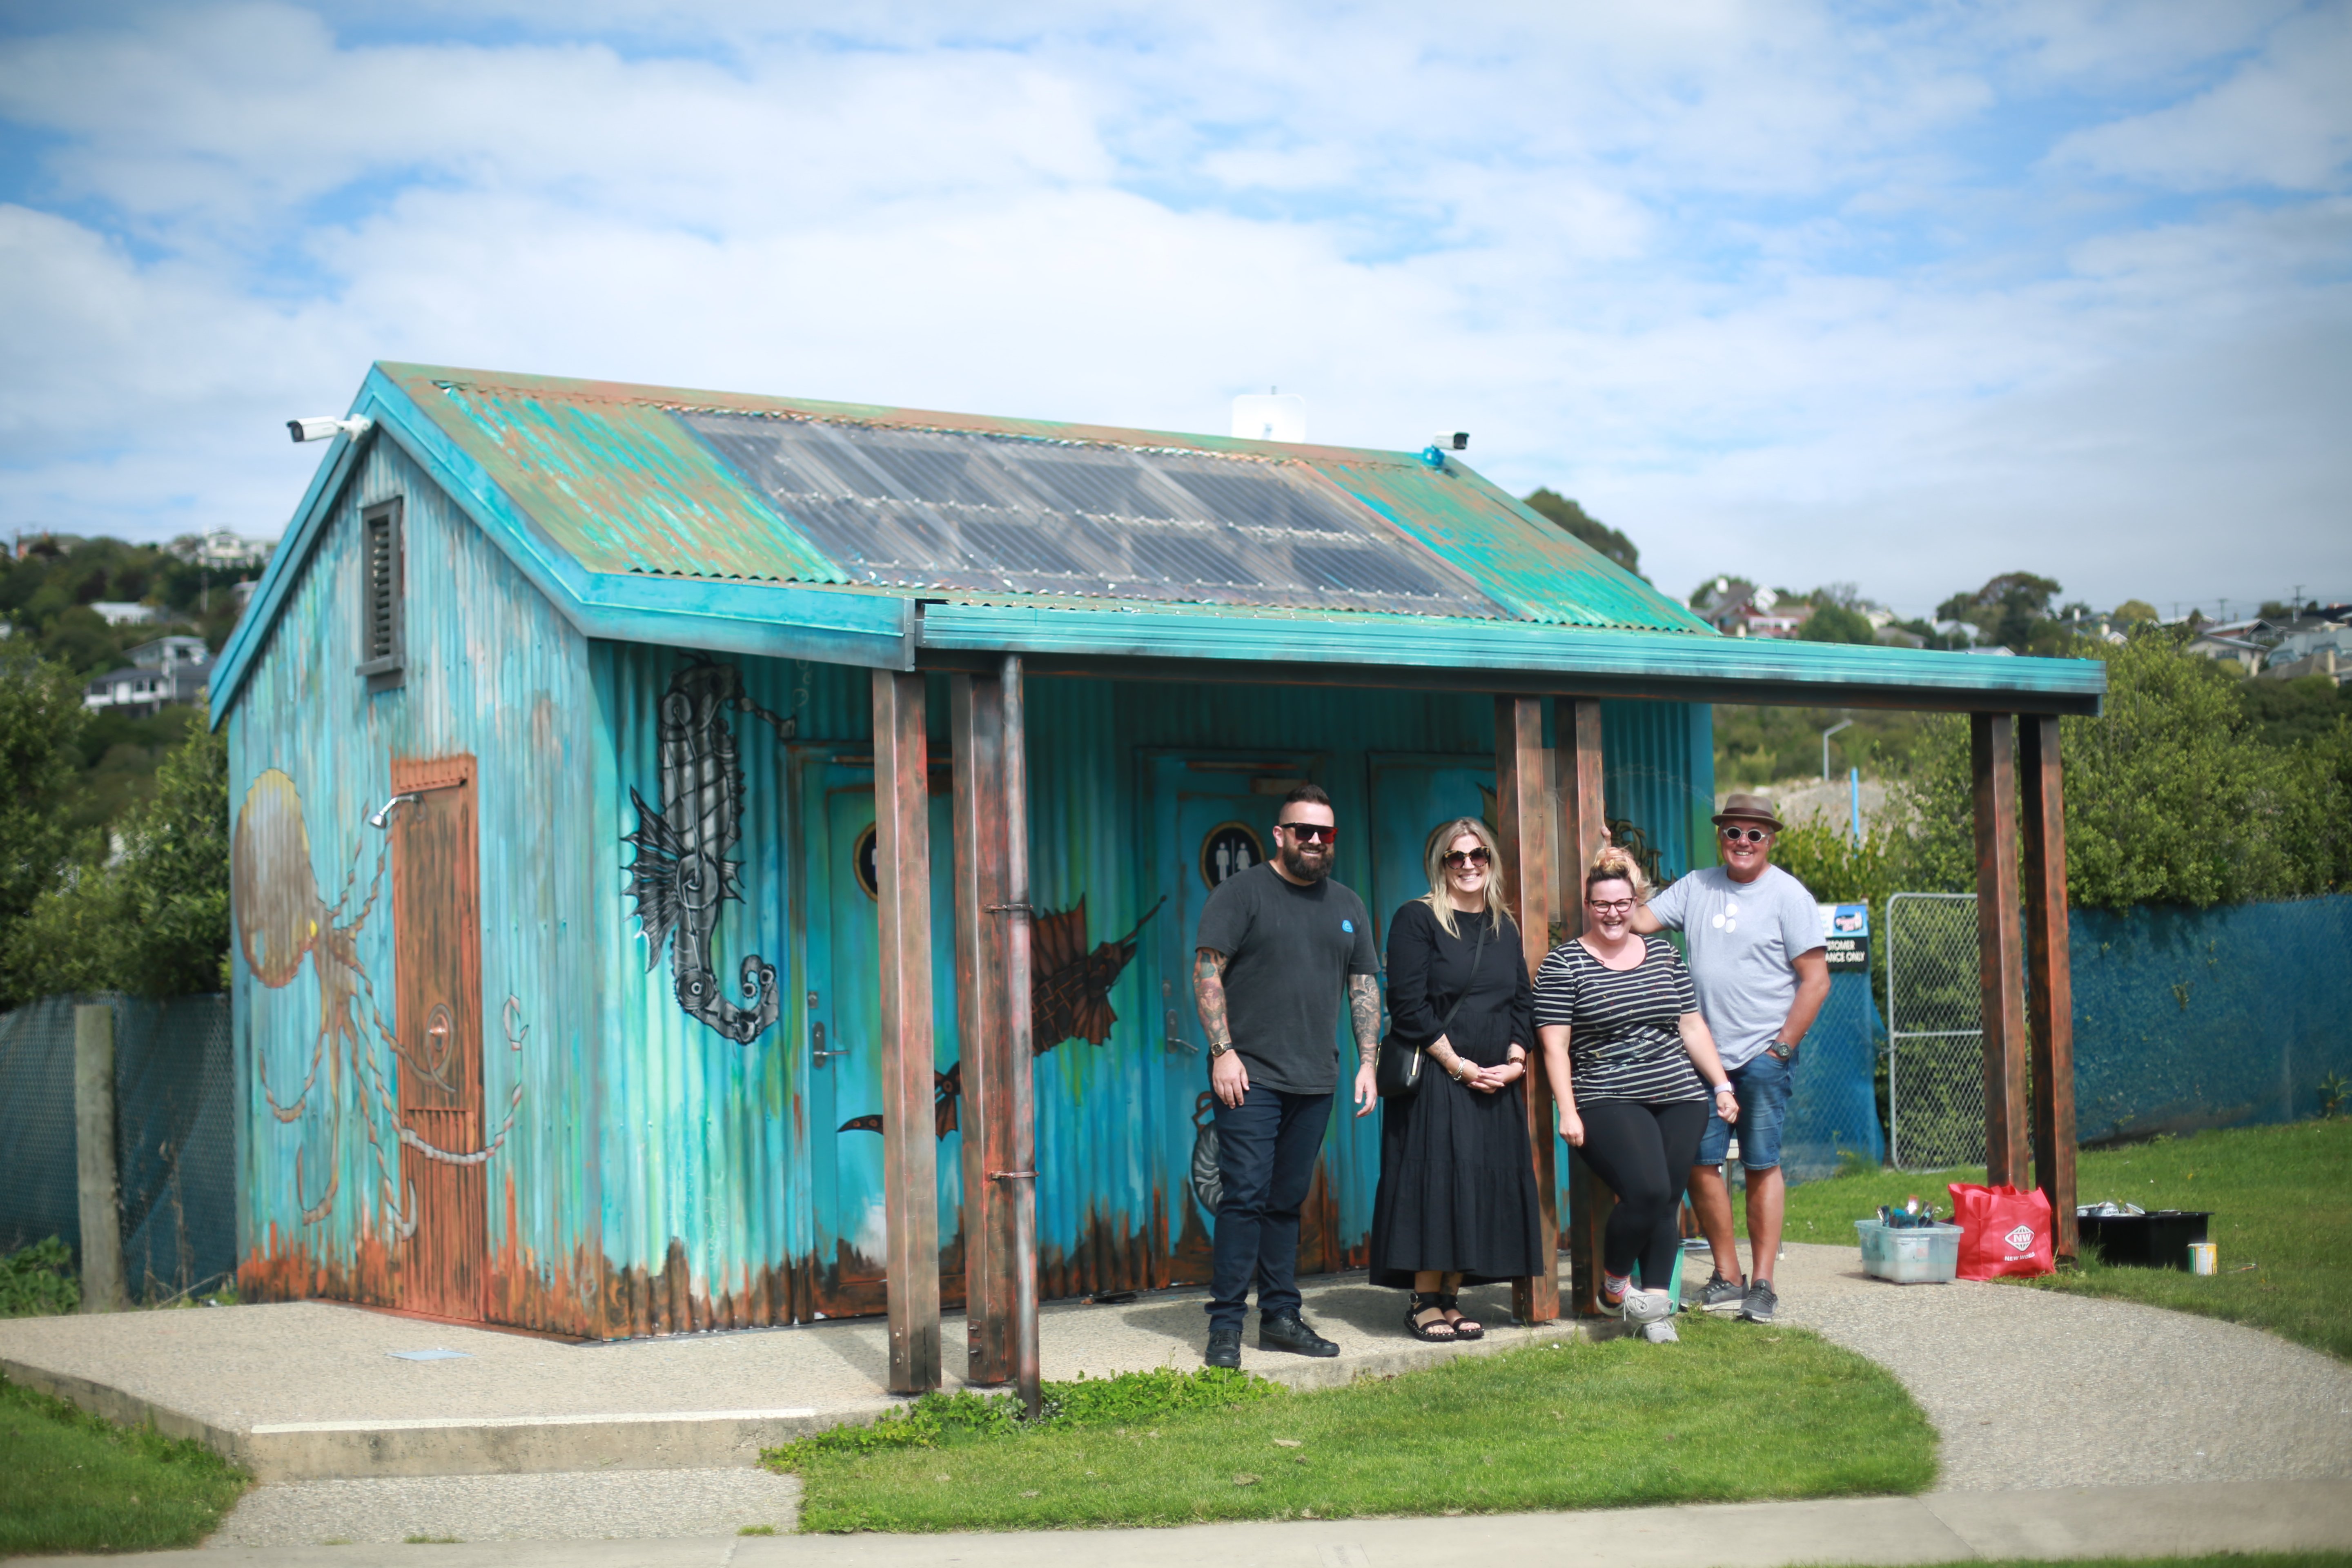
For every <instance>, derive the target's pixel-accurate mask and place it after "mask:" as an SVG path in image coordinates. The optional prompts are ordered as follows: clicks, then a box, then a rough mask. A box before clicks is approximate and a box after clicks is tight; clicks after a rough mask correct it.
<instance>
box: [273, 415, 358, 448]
mask: <svg viewBox="0 0 2352 1568" xmlns="http://www.w3.org/2000/svg"><path fill="white" fill-rule="evenodd" d="M374 427H375V421H374V420H373V419H358V418H354V419H332V418H328V417H325V416H320V417H318V418H315V419H289V420H288V421H287V422H286V433H287V434H288V435H289V436H291V437H294V439H295V441H296V443H297V444H298V445H299V443H301V442H304V441H327V440H331V439H333V438H334V437H337V436H349V437H351V438H352V440H354V441H356V440H358V439H359V438H360V437H362V436H364V435H366V434H367V433H368V432H369V431H370V430H372V429H373V428H374Z"/></svg>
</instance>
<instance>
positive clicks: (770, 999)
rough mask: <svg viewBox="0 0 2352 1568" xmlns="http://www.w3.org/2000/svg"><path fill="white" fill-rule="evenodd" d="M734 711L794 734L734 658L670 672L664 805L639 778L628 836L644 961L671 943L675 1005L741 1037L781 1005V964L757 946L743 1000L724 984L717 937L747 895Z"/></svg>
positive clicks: (740, 1041)
mask: <svg viewBox="0 0 2352 1568" xmlns="http://www.w3.org/2000/svg"><path fill="white" fill-rule="evenodd" d="M729 710H735V711H737V712H742V713H749V714H751V715H752V716H753V717H755V718H758V719H760V720H761V721H764V722H766V723H767V724H769V725H770V726H772V728H773V729H774V730H775V731H776V733H777V734H778V735H779V736H781V737H782V738H783V739H785V740H790V739H791V738H792V735H793V721H792V720H790V719H779V718H777V717H776V716H775V715H774V714H772V713H771V712H769V711H768V710H766V709H764V708H762V707H761V706H760V705H759V704H758V703H757V702H754V701H752V700H751V698H750V697H749V696H748V695H746V694H745V692H744V690H743V676H742V672H741V671H740V670H739V669H737V668H735V666H733V665H731V664H713V663H711V662H709V660H707V659H697V660H695V661H694V662H692V663H689V664H688V665H687V666H686V667H685V668H682V669H680V670H679V671H678V672H677V674H676V675H673V676H672V677H670V682H669V689H668V690H667V691H665V692H664V693H663V694H662V700H661V717H660V722H659V729H658V731H657V733H658V737H659V741H660V745H661V808H660V809H659V810H656V809H655V808H654V807H652V806H650V805H646V799H645V796H643V795H639V794H638V793H637V791H636V788H635V786H634V785H632V786H631V787H630V790H629V800H630V802H631V804H633V805H635V807H636V808H637V830H636V831H635V833H631V834H626V835H624V836H623V838H622V842H623V843H625V844H634V845H635V846H636V850H637V853H636V858H635V859H634V860H632V861H631V862H630V864H629V886H628V893H629V897H631V898H633V899H635V900H636V904H637V910H636V913H637V925H638V929H639V930H641V931H644V933H645V937H646V970H647V971H648V972H650V971H651V970H652V969H653V967H654V965H655V964H656V963H660V962H661V951H662V946H663V944H664V943H666V942H667V944H668V945H669V950H670V955H669V962H670V974H671V976H672V978H673V981H674V983H675V988H676V990H677V1005H678V1006H679V1007H680V1008H681V1009H682V1010H683V1011H684V1012H685V1014H686V1016H688V1017H689V1018H693V1019H696V1020H698V1021H699V1022H701V1023H704V1024H707V1025H709V1026H710V1027H711V1028H713V1029H716V1030H718V1031H719V1033H720V1034H721V1035H724V1036H726V1037H727V1038H729V1039H730V1040H732V1041H734V1042H735V1043H736V1044H737V1045H739V1046H748V1045H750V1044H751V1042H752V1041H753V1040H755V1039H757V1038H759V1037H760V1034H761V1031H762V1030H764V1029H765V1028H767V1027H768V1026H769V1025H771V1024H772V1023H774V1022H775V1021H776V1018H777V1016H778V1015H779V1014H780V1013H781V1012H782V996H781V994H779V992H778V990H777V988H776V969H775V965H773V964H772V963H768V962H767V961H766V960H765V959H763V958H761V956H760V955H759V954H758V953H756V952H755V953H751V954H748V955H746V956H745V958H744V959H743V962H742V963H741V964H740V966H739V967H738V969H737V987H738V990H739V992H740V995H741V998H742V1000H741V1002H740V1004H738V1003H737V1002H734V1001H731V1000H730V999H729V998H728V997H727V995H726V994H724V987H722V986H721V984H719V972H718V968H717V965H716V963H715V962H714V961H715V959H716V957H717V954H716V953H715V952H713V950H712V943H711V936H712V933H714V932H715V931H717V930H718V929H719V913H720V908H721V906H722V905H724V904H725V903H726V902H727V900H730V899H732V900H735V901H736V902H738V903H740V902H741V901H742V900H743V891H742V887H741V883H740V879H739V875H738V874H739V873H740V870H741V868H742V862H741V861H740V860H735V859H732V858H730V853H731V851H732V850H733V849H734V847H735V846H736V844H737V842H738V841H739V840H740V838H741V837H742V834H743V769H742V765H741V763H740V762H739V761H738V760H737V755H736V750H735V732H734V731H733V730H731V729H730V728H729V727H728V722H727V714H728V712H729Z"/></svg>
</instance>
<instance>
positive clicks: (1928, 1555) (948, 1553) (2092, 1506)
mask: <svg viewBox="0 0 2352 1568" xmlns="http://www.w3.org/2000/svg"><path fill="white" fill-rule="evenodd" d="M616 1479H617V1478H616ZM1994 1510H2006V1516H2007V1517H2008V1518H2009V1519H2010V1520H2011V1521H2012V1522H2011V1523H2009V1524H2006V1525H2003V1524H1997V1523H1994V1522H1990V1521H1991V1520H1992V1519H1994V1518H1996V1517H1998V1516H1997V1515H1996V1513H1995V1512H1994ZM1954 1520H1957V1521H1958V1523H1957V1524H1956V1523H1955V1522H1953V1521H1954ZM2228 1550H2238V1551H2258V1550H2265V1551H2266V1550H2305V1551H2352V1489H2347V1488H2346V1487H2345V1486H2343V1485H2342V1484H2340V1483H2336V1482H2328V1481H2300V1482H2275V1483H2262V1482H2230V1483H2218V1484H2211V1485H2189V1486H2164V1487H2094V1488H2064V1489H2048V1490H2043V1491H2038V1492H2027V1493H2018V1494H2011V1495H2010V1496H2006V1497H2001V1498H1988V1497H1986V1496H1984V1495H1983V1494H1980V1493H1962V1494H1953V1493H1934V1494H1930V1495H1929V1496H1927V1497H1924V1498H1848V1499H1838V1500H1827V1501H1820V1502H1783V1503H1732V1504H1700V1505H1687V1506H1683V1507H1675V1508H1643V1509H1618V1510H1605V1511H1599V1512H1591V1513H1569V1514H1561V1513H1527V1514H1482V1515H1469V1516H1465V1517H1461V1518H1454V1519H1445V1518H1438V1519H1358V1520H1333V1521H1328V1522H1327V1521H1290V1522H1283V1523H1255V1524H1204V1525H1189V1526H1184V1527H1181V1528H1178V1529H1172V1530H1099V1531H1097V1530H1063V1531H1034V1532H1005V1533H1003V1534H988V1535H814V1536H811V1535H803V1536H792V1535H778V1536H716V1537H714V1536H703V1537H698V1538H687V1539H669V1540H649V1541H550V1542H514V1541H497V1542H466V1543H463V1544H456V1545H444V1546H435V1547H433V1548H432V1549H431V1550H430V1552H420V1550H419V1549H418V1548H416V1547H413V1546H388V1545H376V1546H371V1545H366V1544H353V1545H350V1546H308V1547H295V1546H286V1547H229V1548H215V1549H209V1550H197V1551H191V1552H149V1553H144V1554H138V1555H126V1556H123V1557H119V1558H116V1559H113V1561H116V1562H121V1563H136V1564H141V1565H142V1568H150V1565H152V1568H230V1565H233V1564H249V1565H251V1568H312V1565H314V1564H323V1565H331V1568H414V1565H415V1564H416V1563H420V1562H424V1563H431V1564H432V1568H559V1565H564V1568H568V1565H572V1564H577V1565H579V1568H874V1565H877V1564H882V1563H887V1564H890V1565H891V1568H949V1565H950V1564H953V1565H955V1568H1095V1565H1096V1564H1098V1563H1106V1562H1108V1563H1118V1564H1119V1568H1198V1565H1199V1564H1200V1563H1217V1564H1219V1565H1220V1568H1491V1565H1492V1564H1494V1563H1497V1562H1540V1563H1547V1564H1551V1565H1556V1568H1613V1565H1615V1564H1619V1563H1641V1564H1642V1568H1792V1565H1795V1564H1804V1563H1853V1564H1885V1565H1888V1568H1907V1565H1911V1564H1923V1563H1960V1562H1969V1561H1973V1560H1982V1559H1990V1558H1996V1557H2002V1556H2010V1555H2015V1554H2019V1553H2021V1552H2024V1553H2026V1554H2029V1555H2033V1556H2039V1557H2042V1558H2044V1559H2065V1558H2074V1557H2098V1556H2146V1555H2172V1554H2175V1553H2179V1554H2188V1553H2196V1552H2218V1551H2228ZM22 1561H26V1562H43V1563H75V1562H87V1561H88V1559H86V1558H45V1559H24V1560H22Z"/></svg>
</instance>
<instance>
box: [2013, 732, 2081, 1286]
mask: <svg viewBox="0 0 2352 1568" xmlns="http://www.w3.org/2000/svg"><path fill="white" fill-rule="evenodd" d="M2020 727H2021V731H2022V733H2021V734H2020V735H2019V737H2018V740H2019V747H2018V750H2019V752H2020V756H2019V758H2018V761H2019V764H2020V767H2021V773H2022V774H2023V780H2022V782H2023V785H2024V795H2025V957H2026V973H2027V1003H2026V1005H2027V1009H2028V1011H2029V1013H2030V1015H2031V1016H2032V1025H2033V1179H2034V1182H2035V1184H2037V1185H2039V1186H2040V1187H2041V1189H2042V1193H2043V1194H2044V1195H2046V1196H2047V1197H2048V1198H2049V1199H2050V1213H2051V1236H2052V1239H2053V1244H2054V1250H2055V1251H2056V1253H2057V1255H2058V1256H2059V1257H2060V1258H2074V1257H2076V1256H2078V1255H2079V1254H2080V1252H2081V1250H2082V1243H2081V1237H2080V1236H2079V1234H2078V1230H2077V1226H2076V1225H2075V1219H2074V977H2073V974H2072V973H2071V971H2070V969H2069V964H2070V963H2071V955H2070V954H2069V952H2068V950H2067V939H2066V792H2065V784H2064V777H2063V773H2064V769H2063V764H2062V763H2061V759H2060V757H2059V750H2058V721H2057V720H2056V719H2054V718H2048V717H2037V718H2029V719H2024V720H2021V721H2020Z"/></svg>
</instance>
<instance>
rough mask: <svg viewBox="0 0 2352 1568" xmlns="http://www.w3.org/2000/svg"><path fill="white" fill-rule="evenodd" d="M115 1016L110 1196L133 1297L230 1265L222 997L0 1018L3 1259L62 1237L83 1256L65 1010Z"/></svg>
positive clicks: (55, 999) (39, 1007)
mask: <svg viewBox="0 0 2352 1568" xmlns="http://www.w3.org/2000/svg"><path fill="white" fill-rule="evenodd" d="M86 1002H104V1003H108V1004H110V1005H111V1006H112V1007H113V1009H114V1092H115V1172H116V1177H115V1182H116V1190H117V1195H118V1200H119V1203H120V1205H121V1226H122V1273H123V1279H124V1282H125V1283H126V1285H127V1286H128V1287H129V1289H130V1292H131V1299H132V1300H142V1301H157V1300H165V1299H167V1298H170V1297H173V1296H175V1295H179V1294H183V1293H184V1292H186V1291H189V1290H192V1289H197V1288H199V1287H202V1286H205V1285H209V1284H212V1283H214V1282H215V1281H217V1280H218V1279H221V1278H222V1277H223V1276H225V1275H227V1274H230V1273H232V1272H233V1271H234V1270H235V1268H236V1120H235V1110H236V1107H235V1085H234V1072H233V1067H232V1060H231V1054H230V1038H229V1007H228V998H227V997H226V996H180V997H173V998H172V999H170V1000H168V1001H162V1002H155V1001H149V1000H146V999H143V998H140V997H132V996H122V995H107V996H89V997H75V996H50V997H46V998H44V999H43V1000H41V1001H39V1002H36V1003H34V1004H32V1005H29V1006H26V1007H20V1008H18V1009H17V1010H16V1011H15V1012H13V1013H6V1014H0V1171H5V1173H7V1175H6V1179H5V1181H0V1253H9V1252H15V1251H16V1250H17V1249H18V1248H20V1247H29V1246H31V1245H32V1244H33V1243H35V1242H37V1241H40V1240H43V1239H45V1238H47V1237H52V1236H54V1237H59V1238H60V1239H62V1240H63V1241H64V1242H65V1243H66V1244H67V1245H68V1247H72V1248H73V1249H74V1252H75V1255H76V1257H77V1258H79V1255H80V1252H81V1213H80V1199H79V1188H78V1185H77V1176H76V1159H75V1147H74V1007H75V1005H77V1004H78V1003H86Z"/></svg>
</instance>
